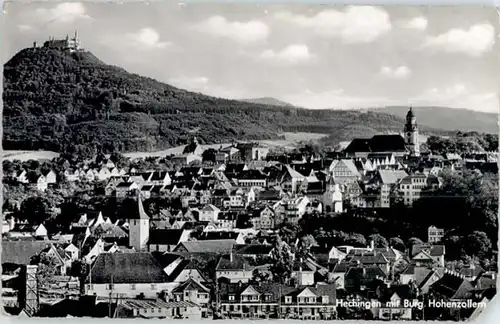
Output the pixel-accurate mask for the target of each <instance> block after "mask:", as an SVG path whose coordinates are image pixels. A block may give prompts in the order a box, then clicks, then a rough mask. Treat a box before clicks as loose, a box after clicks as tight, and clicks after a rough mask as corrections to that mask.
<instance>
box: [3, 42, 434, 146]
mask: <svg viewBox="0 0 500 324" xmlns="http://www.w3.org/2000/svg"><path fill="white" fill-rule="evenodd" d="M3 100H4V110H3V116H4V119H3V123H4V124H3V126H4V138H3V145H4V149H7V150H19V149H26V150H37V149H45V150H53V151H59V152H60V151H64V150H67V149H68V147H71V146H73V145H85V146H90V147H92V148H94V149H97V150H99V151H103V152H112V151H116V150H118V151H121V152H130V151H152V150H158V149H163V148H167V147H171V146H177V145H182V144H185V143H186V141H187V140H188V138H189V137H191V136H192V135H193V134H196V135H197V137H198V139H199V140H200V142H201V143H220V142H226V141H230V140H234V139H241V140H252V139H273V138H278V137H279V134H280V133H281V132H284V131H292V132H293V131H301V132H315V133H328V134H330V136H329V138H328V141H329V142H331V143H335V142H338V141H343V140H350V139H352V137H356V136H371V135H373V134H375V133H377V132H384V131H400V130H401V129H402V127H403V123H404V120H403V119H401V118H399V117H396V116H393V115H389V114H384V113H376V112H361V111H335V110H307V109H301V108H295V107H279V106H276V105H266V104H258V103H249V102H243V101H236V100H227V99H220V98H214V97H210V96H206V95H203V94H200V93H193V92H189V91H185V90H182V89H178V88H175V87H173V86H170V85H167V84H163V83H160V82H158V81H155V80H153V79H150V78H146V77H141V76H139V75H135V74H131V73H128V72H127V71H125V70H124V69H122V68H119V67H115V66H111V65H107V64H105V63H103V62H101V61H100V60H99V59H98V58H96V57H95V56H94V55H93V54H92V53H90V52H77V53H69V52H63V51H59V50H54V49H46V48H27V49H24V50H22V51H20V52H19V53H17V54H16V55H15V56H14V57H12V58H11V59H10V60H9V61H8V62H7V63H6V64H5V66H4V92H3ZM422 130H423V131H428V132H430V133H434V134H440V133H442V132H441V131H439V130H433V129H430V128H425V127H422Z"/></svg>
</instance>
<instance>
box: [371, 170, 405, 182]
mask: <svg viewBox="0 0 500 324" xmlns="http://www.w3.org/2000/svg"><path fill="white" fill-rule="evenodd" d="M378 174H379V176H380V180H381V181H382V183H383V184H395V183H397V182H398V181H399V180H400V179H403V178H405V177H406V176H408V174H407V173H406V172H405V171H404V170H383V169H380V170H378Z"/></svg>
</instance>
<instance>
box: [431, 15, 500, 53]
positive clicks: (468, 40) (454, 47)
mask: <svg viewBox="0 0 500 324" xmlns="http://www.w3.org/2000/svg"><path fill="white" fill-rule="evenodd" d="M494 44H495V29H494V28H493V26H492V25H491V24H490V23H484V24H477V25H474V26H471V27H470V28H469V29H467V30H465V29H459V28H453V29H450V30H448V31H447V32H445V33H443V34H440V35H437V36H428V37H427V38H426V39H425V40H424V43H423V44H422V48H423V49H429V50H432V51H442V52H448V53H462V54H466V55H469V56H473V57H479V56H481V55H483V54H484V53H486V52H488V51H490V50H491V49H492V47H493V45H494Z"/></svg>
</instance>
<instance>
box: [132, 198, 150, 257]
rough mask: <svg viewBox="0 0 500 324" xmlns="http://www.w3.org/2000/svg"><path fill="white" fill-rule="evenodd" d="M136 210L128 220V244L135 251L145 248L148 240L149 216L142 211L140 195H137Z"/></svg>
mask: <svg viewBox="0 0 500 324" xmlns="http://www.w3.org/2000/svg"><path fill="white" fill-rule="evenodd" d="M137 204H138V206H137V207H138V212H137V213H134V215H133V216H132V217H131V218H130V219H129V220H128V225H129V234H128V235H129V236H128V237H129V245H130V247H133V248H134V249H135V250H136V251H137V252H140V251H144V250H146V249H147V245H148V240H149V217H148V215H147V214H146V212H145V211H144V206H143V205H142V200H141V196H140V195H138V196H137Z"/></svg>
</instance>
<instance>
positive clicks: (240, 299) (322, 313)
mask: <svg viewBox="0 0 500 324" xmlns="http://www.w3.org/2000/svg"><path fill="white" fill-rule="evenodd" d="M219 292H220V293H219V296H220V297H219V299H220V301H221V313H222V314H223V315H224V316H225V317H230V318H232V317H235V318H282V319H293V318H296V319H302V320H331V319H334V318H335V313H336V303H337V300H336V289H335V286H334V285H327V284H324V285H319V284H318V285H316V286H310V287H303V286H302V287H290V286H286V285H279V284H276V283H261V284H241V283H226V282H221V283H220V284H219Z"/></svg>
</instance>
